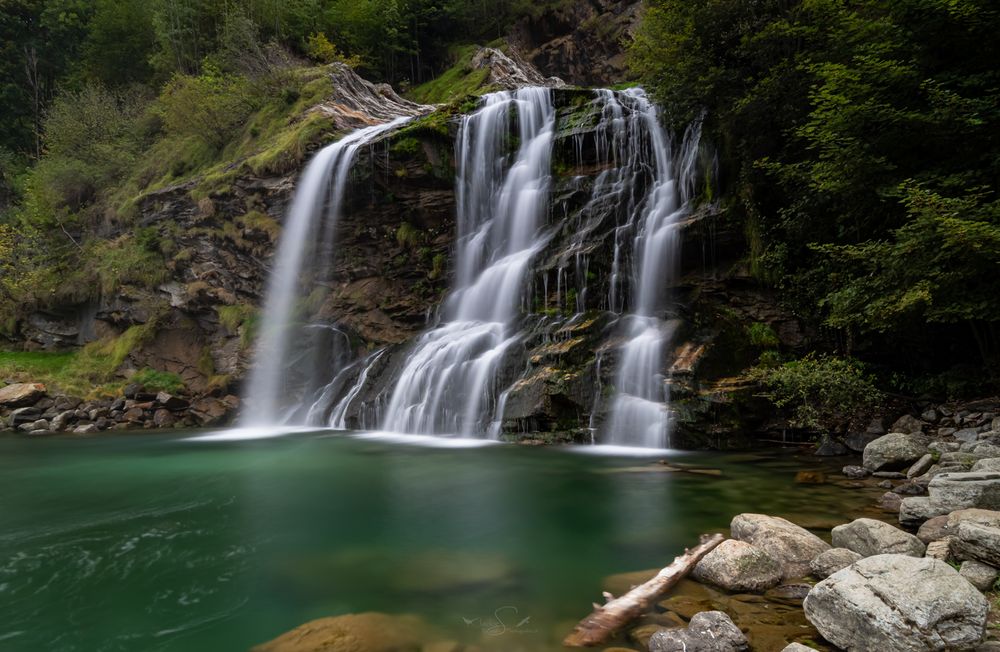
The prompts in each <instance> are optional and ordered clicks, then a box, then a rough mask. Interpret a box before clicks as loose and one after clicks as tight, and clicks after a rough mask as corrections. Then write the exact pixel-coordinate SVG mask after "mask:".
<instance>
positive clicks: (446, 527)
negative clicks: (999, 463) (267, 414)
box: [0, 433, 869, 652]
mask: <svg viewBox="0 0 1000 652" xmlns="http://www.w3.org/2000/svg"><path fill="white" fill-rule="evenodd" d="M327 434H328V433H297V434H292V435H289V436H286V437H281V438H276V439H255V440H242V441H218V440H216V441H197V442H192V441H190V440H184V439H183V438H170V437H167V436H162V435H148V434H146V435H143V436H141V437H139V436H134V435H133V436H122V437H108V438H100V439H91V440H76V439H50V440H44V441H37V440H27V439H19V438H0V495H3V496H4V507H3V511H2V512H0V612H2V613H3V614H4V617H3V619H0V641H2V645H0V649H3V650H4V651H5V652H7V651H13V652H21V651H35V650H64V651H80V652H84V651H86V652H90V651H92V650H122V651H132V650H135V651H140V650H142V651H146V650H157V651H168V652H173V651H182V650H183V651H188V650H211V649H225V650H239V649H247V648H249V647H250V646H252V645H254V644H256V643H260V642H263V641H266V640H269V639H271V638H273V637H274V636H276V635H278V634H280V633H281V632H283V631H286V630H289V629H291V628H293V627H295V626H296V625H298V624H300V623H303V622H305V621H307V620H310V619H313V618H319V617H323V616H328V615H335V614H343V613H353V612H361V611H368V610H378V611H384V612H389V613H407V612H409V613H415V614H418V615H420V616H422V617H423V618H425V619H426V620H428V621H430V622H431V623H433V624H436V625H438V626H439V627H441V628H443V629H444V631H445V632H448V633H449V635H450V636H453V637H455V638H458V639H461V640H467V641H472V642H476V643H477V644H479V645H482V646H483V647H484V648H486V649H492V650H505V651H509V650H513V649H525V650H541V649H550V646H551V644H552V643H553V642H554V641H556V640H557V638H558V633H559V632H560V631H561V630H560V627H563V624H564V623H566V622H569V621H573V620H574V619H577V618H579V617H580V616H582V615H584V614H585V613H586V612H587V611H589V605H590V603H591V602H592V601H593V600H594V599H595V598H599V596H600V582H601V578H602V577H604V576H605V575H608V574H611V573H618V572H623V571H630V570H638V569H643V568H651V567H657V566H662V565H664V564H666V563H668V562H669V561H670V560H671V559H672V558H673V556H674V555H676V554H677V553H678V552H680V551H681V550H682V549H683V548H684V547H685V546H687V545H690V544H691V543H692V542H693V541H695V540H696V538H697V536H698V534H700V533H701V532H705V531H708V530H712V529H717V528H720V527H725V526H726V525H727V524H728V521H729V519H730V518H731V517H732V516H733V515H734V514H736V513H739V512H741V511H767V512H769V513H775V514H789V513H796V512H798V513H800V514H801V513H806V512H808V513H809V514H811V515H813V516H814V517H817V518H821V519H826V520H831V519H834V518H836V517H837V516H838V515H839V514H842V513H844V512H845V511H855V510H856V509H857V506H856V505H852V503H851V502H850V501H864V500H867V499H869V498H867V497H866V496H865V495H864V494H860V493H847V492H844V491H843V490H840V489H837V488H836V487H833V486H829V485H809V486H804V485H800V486H796V485H794V484H793V483H794V475H795V471H796V470H798V469H800V468H802V465H816V464H819V462H816V461H815V460H812V459H804V460H794V459H790V458H787V457H767V456H753V457H746V456H743V457H740V456H732V455H720V454H717V453H716V454H713V455H712V456H711V457H702V456H698V455H695V454H687V455H685V456H683V457H679V456H677V455H674V454H671V455H670V459H671V462H672V464H673V467H666V466H664V465H659V464H649V462H648V460H643V459H636V458H634V457H632V458H620V457H596V456H590V455H578V454H573V453H571V452H568V451H566V450H563V449H527V448H523V447H516V446H492V447H489V448H475V449H440V448H428V447H419V446H401V445H398V444H390V443H386V442H385V441H383V440H378V439H359V438H353V437H344V436H338V437H330V436H327ZM653 459H655V458H653ZM709 460H710V461H709ZM701 463H711V464H713V465H721V467H720V470H721V476H718V477H713V476H710V475H698V474H693V473H685V472H682V471H676V470H671V468H673V469H676V468H685V467H683V465H684V464H692V465H697V464H701ZM845 498H846V500H845ZM510 607H512V608H514V609H516V610H517V611H516V613H515V611H514V610H513V609H510ZM498 610H500V611H499V614H500V617H499V618H498V617H497V614H498ZM524 618H530V620H528V621H527V622H525V623H523V624H522V625H520V626H519V623H521V621H522V620H524ZM477 619H478V620H477ZM466 621H470V622H466ZM497 628H503V633H502V635H491V633H493V634H496V632H497V631H500V630H499V629H497ZM515 630H517V631H515ZM563 633H564V632H563Z"/></svg>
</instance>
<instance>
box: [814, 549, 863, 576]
mask: <svg viewBox="0 0 1000 652" xmlns="http://www.w3.org/2000/svg"><path fill="white" fill-rule="evenodd" d="M859 559H861V555H859V554H858V553H856V552H854V551H853V550H848V549H847V548H831V549H829V550H827V551H826V552H821V553H820V554H818V555H816V558H815V559H813V560H812V562H811V563H810V564H809V570H810V571H811V572H812V576H813V577H815V578H817V579H821V580H825V579H826V578H828V577H830V576H831V575H833V574H834V573H836V572H837V571H839V570H841V569H844V568H847V567H848V566H850V565H851V564H853V563H854V562H856V561H858V560H859Z"/></svg>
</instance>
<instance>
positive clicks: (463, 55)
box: [409, 45, 489, 104]
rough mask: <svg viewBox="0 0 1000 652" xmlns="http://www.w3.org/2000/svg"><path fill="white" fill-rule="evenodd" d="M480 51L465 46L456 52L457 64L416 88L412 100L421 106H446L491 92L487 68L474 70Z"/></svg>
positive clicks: (411, 92) (412, 92)
mask: <svg viewBox="0 0 1000 652" xmlns="http://www.w3.org/2000/svg"><path fill="white" fill-rule="evenodd" d="M478 50H479V46H477V45H465V46H462V47H459V48H457V49H456V50H455V51H454V55H453V56H454V58H455V64H454V65H453V66H452V67H451V68H448V69H447V70H445V71H444V72H443V73H441V74H440V75H438V76H437V77H435V78H434V79H432V80H430V81H428V82H424V83H423V84H421V85H419V86H416V87H414V88H413V89H412V90H411V91H410V93H409V97H410V99H412V100H414V101H416V102H420V103H421V104H444V103H447V102H452V101H454V100H457V99H461V98H464V97H467V96H469V95H481V94H482V93H485V92H487V91H488V90H489V88H488V87H487V86H486V79H487V77H489V71H488V70H487V69H485V68H480V69H478V70H473V69H472V67H471V63H472V57H473V56H474V55H475V54H476V52H477V51H478Z"/></svg>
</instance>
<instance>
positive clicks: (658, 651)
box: [648, 611, 749, 652]
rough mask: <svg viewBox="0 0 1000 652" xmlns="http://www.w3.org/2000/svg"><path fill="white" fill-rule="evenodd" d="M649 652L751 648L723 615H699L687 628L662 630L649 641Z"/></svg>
mask: <svg viewBox="0 0 1000 652" xmlns="http://www.w3.org/2000/svg"><path fill="white" fill-rule="evenodd" d="M648 647H649V652H739V651H740V650H746V649H748V647H749V643H748V641H747V637H746V636H744V635H743V632H741V631H740V629H739V627H737V626H736V625H735V624H734V623H733V621H732V620H731V619H730V618H729V616H727V615H726V614H724V613H723V612H721V611H702V612H700V613H696V614H695V615H694V616H693V617H692V618H691V622H690V623H688V626H687V627H675V628H671V629H661V630H660V631H658V632H656V633H655V634H653V635H652V636H651V637H650V638H649V644H648Z"/></svg>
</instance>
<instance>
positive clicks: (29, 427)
mask: <svg viewBox="0 0 1000 652" xmlns="http://www.w3.org/2000/svg"><path fill="white" fill-rule="evenodd" d="M18 430H20V431H21V432H35V431H36V430H49V422H48V420H47V419H36V420H34V421H30V422H28V423H24V424H21V425H20V426H19V427H18Z"/></svg>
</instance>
